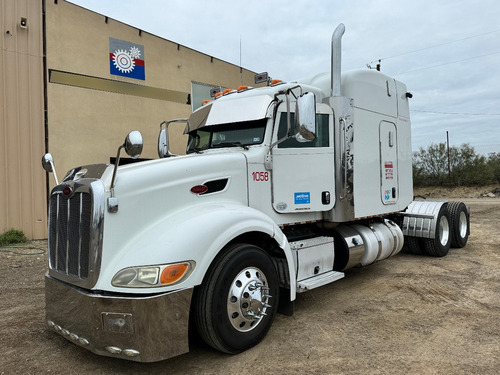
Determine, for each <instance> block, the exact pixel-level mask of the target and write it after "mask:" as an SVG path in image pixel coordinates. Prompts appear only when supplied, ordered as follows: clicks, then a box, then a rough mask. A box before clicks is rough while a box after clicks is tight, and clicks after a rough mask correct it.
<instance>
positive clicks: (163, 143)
mask: <svg viewBox="0 0 500 375" xmlns="http://www.w3.org/2000/svg"><path fill="white" fill-rule="evenodd" d="M163 124H164V123H162V125H163ZM160 126H161V125H160ZM158 156H159V157H160V159H163V158H166V157H168V156H170V152H169V150H168V128H167V127H165V128H160V134H158Z"/></svg>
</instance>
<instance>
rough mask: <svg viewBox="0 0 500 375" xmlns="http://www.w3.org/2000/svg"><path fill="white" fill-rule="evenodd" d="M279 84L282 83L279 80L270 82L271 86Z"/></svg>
mask: <svg viewBox="0 0 500 375" xmlns="http://www.w3.org/2000/svg"><path fill="white" fill-rule="evenodd" d="M280 83H283V81H282V80H281V79H273V80H272V81H271V86H275V85H279V84H280Z"/></svg>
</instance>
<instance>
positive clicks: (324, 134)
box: [278, 112, 330, 148]
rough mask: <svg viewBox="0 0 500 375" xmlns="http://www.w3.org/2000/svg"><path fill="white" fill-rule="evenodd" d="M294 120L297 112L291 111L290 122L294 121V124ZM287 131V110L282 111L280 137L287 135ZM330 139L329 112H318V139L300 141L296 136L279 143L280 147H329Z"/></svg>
mask: <svg viewBox="0 0 500 375" xmlns="http://www.w3.org/2000/svg"><path fill="white" fill-rule="evenodd" d="M294 121H295V114H294V113H290V122H291V123H292V126H293V123H294ZM292 130H293V129H292ZM286 132H287V114H286V112H281V116H280V122H279V128H278V139H282V138H283V137H285V136H286ZM329 139H330V138H329V126H328V114H324V113H318V114H316V139H315V140H314V141H310V142H299V141H297V140H296V139H295V138H289V139H287V140H286V141H283V142H281V143H280V144H278V148H304V147H328V146H329Z"/></svg>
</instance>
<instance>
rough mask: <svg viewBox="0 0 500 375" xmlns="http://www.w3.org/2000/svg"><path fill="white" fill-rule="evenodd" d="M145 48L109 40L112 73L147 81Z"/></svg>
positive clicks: (121, 41) (117, 40)
mask: <svg viewBox="0 0 500 375" xmlns="http://www.w3.org/2000/svg"><path fill="white" fill-rule="evenodd" d="M143 56H144V46H142V45H140V44H133V43H130V42H127V41H124V40H119V39H114V38H109V59H110V66H109V68H110V73H111V74H113V75H119V76H124V77H129V78H135V79H141V80H144V79H145V67H144V58H143Z"/></svg>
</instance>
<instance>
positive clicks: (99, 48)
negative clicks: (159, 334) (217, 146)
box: [0, 0, 255, 238]
mask: <svg viewBox="0 0 500 375" xmlns="http://www.w3.org/2000/svg"><path fill="white" fill-rule="evenodd" d="M0 26H1V27H0V31H1V32H2V37H1V41H0V51H1V57H0V96H1V98H0V147H1V150H2V151H1V152H2V154H1V155H2V156H1V161H0V233H3V232H4V231H6V230H8V229H10V228H15V229H21V230H23V231H24V232H25V234H26V235H27V236H28V237H29V238H45V237H46V236H47V229H46V228H47V219H46V217H47V211H46V210H47V204H46V202H47V196H48V193H49V191H50V189H51V187H52V186H53V178H52V176H46V174H45V172H44V171H43V169H42V168H41V164H40V159H41V156H42V155H43V154H44V153H45V152H46V151H48V152H51V153H52V155H53V157H54V159H55V165H56V170H57V172H58V174H59V176H58V177H59V178H62V177H64V174H65V173H66V171H67V170H69V169H70V168H71V167H74V166H78V165H83V164H89V163H102V162H109V161H110V159H111V158H113V157H115V156H116V150H117V148H118V146H119V145H120V144H122V143H123V139H124V137H125V135H126V134H127V133H128V132H129V131H131V130H139V131H140V132H141V133H142V135H143V138H144V151H143V154H142V155H141V157H142V158H156V157H157V151H156V144H157V136H158V130H159V124H160V123H161V122H162V121H164V120H167V119H173V118H180V117H187V116H188V115H189V114H190V113H191V111H192V110H193V109H196V108H197V107H198V106H200V105H201V102H202V100H203V99H209V98H210V90H211V89H212V88H214V87H222V88H224V87H232V88H237V87H238V86H239V85H243V84H246V85H250V84H252V83H253V80H254V74H255V73H254V72H251V71H249V70H246V69H243V68H241V67H239V66H236V65H233V64H229V63H227V62H224V61H221V60H219V59H217V58H215V57H213V56H208V55H206V54H203V53H200V52H197V51H195V50H192V49H190V48H187V47H185V46H183V45H179V44H178V43H175V42H172V41H168V40H165V39H163V38H160V37H158V36H155V35H152V34H149V33H147V32H144V31H142V30H139V29H137V28H134V27H131V26H129V25H126V24H124V23H121V22H119V21H116V20H114V19H111V18H108V17H106V16H105V15H101V14H97V13H94V12H91V11H89V10H86V9H84V8H81V7H79V6H76V5H74V4H72V3H69V2H66V1H64V0H44V1H33V0H3V1H1V2H0ZM174 126H175V125H174ZM174 126H173V127H174ZM172 130H174V133H175V134H174V137H173V142H172V143H173V145H172V146H173V147H172V151H173V152H175V153H183V152H184V148H185V139H184V136H183V135H182V131H183V128H181V126H180V125H179V128H177V129H175V128H174V129H172Z"/></svg>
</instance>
